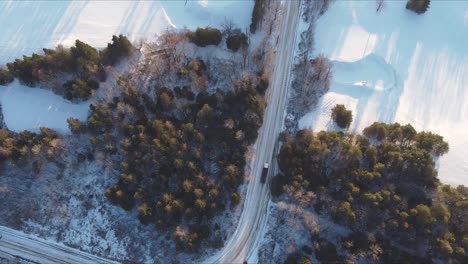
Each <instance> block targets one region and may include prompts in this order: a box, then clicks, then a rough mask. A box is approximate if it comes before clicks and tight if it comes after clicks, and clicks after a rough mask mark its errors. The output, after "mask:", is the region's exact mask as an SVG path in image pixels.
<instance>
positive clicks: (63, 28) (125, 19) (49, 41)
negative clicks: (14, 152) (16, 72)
mask: <svg viewBox="0 0 468 264" xmlns="http://www.w3.org/2000/svg"><path fill="white" fill-rule="evenodd" d="M252 7H253V1H224V0H222V1H215V0H210V1H208V0H202V1H187V2H186V1H183V0H179V1H8V0H7V1H0V25H2V26H0V36H1V37H0V64H6V63H7V62H10V61H13V60H14V59H16V58H21V57H22V55H31V54H32V53H34V52H40V51H42V48H45V47H46V48H53V47H55V46H56V45H58V44H64V45H71V44H73V43H74V42H75V40H76V39H80V40H82V41H84V42H87V43H89V44H91V45H92V46H95V47H105V46H106V45H107V43H108V42H109V41H110V40H111V38H112V35H117V34H124V35H126V36H128V37H129V38H130V39H131V40H132V41H134V42H137V41H139V40H142V39H151V38H153V37H154V36H155V35H157V34H158V33H161V32H163V31H165V30H167V29H172V28H183V27H184V26H186V27H187V28H189V29H195V28H197V27H205V26H212V27H220V25H221V23H222V22H223V21H224V20H225V19H226V18H227V19H231V20H232V21H233V22H234V23H235V25H236V26H238V27H240V28H242V29H245V28H247V27H248V25H249V24H250V19H251V13H252ZM4 90H5V91H4ZM0 96H1V98H2V99H1V103H2V106H3V114H4V116H5V122H6V124H7V126H8V128H10V129H12V130H15V131H18V130H23V129H30V130H37V128H38V127H39V126H47V127H51V128H54V129H57V130H59V131H62V132H66V131H68V126H67V123H66V119H67V118H68V117H70V116H73V117H79V118H81V119H84V118H86V113H87V106H88V105H87V104H81V105H72V104H70V103H68V102H66V101H65V100H63V99H61V97H58V96H55V95H54V94H53V93H51V92H48V91H45V90H39V89H29V88H27V87H23V86H21V85H20V84H18V83H16V82H15V83H14V84H12V85H10V87H8V88H7V89H6V88H5V87H3V86H0Z"/></svg>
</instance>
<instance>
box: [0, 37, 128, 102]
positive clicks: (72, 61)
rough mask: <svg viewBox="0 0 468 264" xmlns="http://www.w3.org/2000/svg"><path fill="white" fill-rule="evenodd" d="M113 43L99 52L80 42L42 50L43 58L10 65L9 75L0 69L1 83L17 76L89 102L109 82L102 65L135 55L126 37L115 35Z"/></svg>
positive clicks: (35, 84) (64, 95) (15, 62)
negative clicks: (94, 93) (105, 82)
mask: <svg viewBox="0 0 468 264" xmlns="http://www.w3.org/2000/svg"><path fill="white" fill-rule="evenodd" d="M112 41H113V42H112V43H109V44H108V46H107V48H105V49H103V50H102V51H101V52H100V53H99V52H98V51H97V50H96V49H94V48H93V47H91V46H90V45H88V44H86V43H84V42H82V41H80V40H76V42H75V46H72V47H70V48H65V47H62V46H58V47H57V48H56V49H54V50H53V49H43V51H44V54H42V55H39V54H33V55H32V56H31V57H28V56H23V59H22V60H21V59H16V60H15V61H14V62H12V63H8V64H7V67H8V70H9V74H7V72H6V71H4V70H1V71H0V77H1V78H0V80H2V79H3V80H8V78H10V80H11V76H14V77H16V78H18V79H19V80H20V82H22V83H24V84H26V85H28V86H30V87H35V86H47V87H49V88H51V89H52V90H53V91H54V92H55V93H57V94H59V95H62V96H63V97H64V98H66V99H68V100H87V99H89V98H90V96H91V95H92V93H93V92H94V91H95V90H97V89H98V88H99V82H101V81H104V80H105V79H106V72H105V70H104V66H103V65H109V64H110V65H113V64H115V63H116V62H117V61H118V60H120V59H121V58H122V57H128V56H130V55H131V54H132V51H133V49H134V48H133V46H132V45H131V43H130V42H129V41H128V39H127V38H126V37H124V36H122V35H120V36H118V37H117V36H113V38H112ZM2 76H3V77H2Z"/></svg>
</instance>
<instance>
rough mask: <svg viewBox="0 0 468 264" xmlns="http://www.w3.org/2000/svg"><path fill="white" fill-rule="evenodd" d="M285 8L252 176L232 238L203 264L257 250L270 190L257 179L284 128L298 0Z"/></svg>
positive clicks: (231, 259)
mask: <svg viewBox="0 0 468 264" xmlns="http://www.w3.org/2000/svg"><path fill="white" fill-rule="evenodd" d="M284 5H285V6H284V11H283V16H282V21H281V28H280V30H281V31H280V36H279V43H278V46H277V55H276V61H275V70H274V76H273V80H272V82H271V87H270V89H269V93H270V95H269V97H270V99H269V101H268V106H267V108H266V109H265V115H264V119H263V126H262V128H261V129H260V130H259V137H258V138H257V141H256V143H255V156H254V159H253V160H252V163H251V173H253V174H252V175H251V177H250V179H251V180H250V183H249V186H248V189H247V194H246V197H245V201H244V206H243V211H242V214H241V217H240V220H239V224H238V226H237V229H236V231H235V232H234V234H233V235H232V237H231V238H230V239H229V240H228V242H227V243H226V244H225V246H224V248H223V249H222V250H221V251H220V252H218V253H217V254H216V255H215V256H213V257H211V258H209V259H207V260H205V261H204V262H206V263H243V262H244V261H245V260H247V259H248V258H249V257H250V256H251V255H252V253H253V251H254V250H255V248H256V247H257V245H258V243H259V240H260V238H261V235H262V232H261V230H262V228H263V227H264V225H265V224H266V215H267V214H266V213H267V208H268V202H269V200H270V190H269V185H268V184H262V183H260V177H261V171H262V169H263V164H264V163H265V162H268V163H271V164H272V165H275V162H272V161H273V155H274V154H273V152H274V148H275V143H276V141H277V138H278V134H279V133H280V132H281V128H282V126H283V121H284V110H285V107H286V99H287V88H288V85H289V76H290V73H291V65H292V62H293V58H294V50H295V42H296V40H295V38H296V31H297V25H298V21H299V17H300V14H299V10H300V0H297V1H285V2H284ZM274 170H275V168H274V166H273V167H270V170H269V175H268V178H271V174H272V173H271V172H272V171H274ZM267 182H268V180H267Z"/></svg>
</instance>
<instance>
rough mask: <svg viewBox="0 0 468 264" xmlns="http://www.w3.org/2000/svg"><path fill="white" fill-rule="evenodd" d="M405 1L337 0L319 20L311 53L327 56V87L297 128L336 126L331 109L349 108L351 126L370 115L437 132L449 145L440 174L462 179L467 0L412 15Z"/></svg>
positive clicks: (467, 162) (467, 145) (467, 105)
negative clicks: (379, 5)
mask: <svg viewBox="0 0 468 264" xmlns="http://www.w3.org/2000/svg"><path fill="white" fill-rule="evenodd" d="M405 4H406V1H385V2H384V7H383V8H382V10H381V11H380V12H376V9H377V4H376V1H336V2H334V3H333V4H332V5H331V6H330V8H329V10H328V11H327V12H326V13H325V14H324V15H323V16H322V17H321V18H320V19H319V20H318V22H317V26H316V37H315V41H316V48H315V53H316V54H319V53H324V54H325V55H326V56H328V57H329V58H330V59H331V60H332V61H333V62H334V80H333V82H332V85H331V88H330V91H329V92H328V93H327V94H325V95H324V96H323V97H322V98H321V99H320V101H319V104H318V106H317V108H316V109H315V110H314V111H312V112H310V113H308V114H307V115H305V116H304V117H303V118H302V119H301V120H300V123H299V126H300V127H301V128H304V127H312V128H313V129H314V130H322V129H335V127H334V126H333V124H331V123H330V112H331V108H332V107H333V106H334V105H335V104H344V105H345V106H346V107H347V108H348V109H351V110H352V111H353V115H354V121H353V123H352V124H351V128H350V129H351V130H352V131H354V132H361V130H362V129H363V128H364V127H366V126H368V125H370V124H372V123H373V122H374V121H383V122H394V121H395V122H400V123H402V124H406V123H411V124H412V125H413V126H414V127H415V128H416V129H417V130H430V131H433V132H436V133H438V134H440V135H442V136H444V138H445V139H446V140H447V141H448V142H449V144H450V151H449V153H448V154H446V155H445V156H443V157H442V158H440V159H439V178H440V179H441V181H442V182H446V183H450V184H454V185H456V184H466V183H467V182H468V159H467V158H466V157H467V156H468V137H466V135H467V134H466V131H468V45H467V43H468V2H467V1H432V2H431V5H430V8H429V10H428V11H427V12H426V13H425V14H422V15H417V14H415V13H413V12H411V11H408V10H406V9H405Z"/></svg>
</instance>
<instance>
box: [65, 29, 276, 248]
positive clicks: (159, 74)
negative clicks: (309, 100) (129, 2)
mask: <svg viewBox="0 0 468 264" xmlns="http://www.w3.org/2000/svg"><path fill="white" fill-rule="evenodd" d="M197 32H198V33H197ZM197 32H195V33H193V35H190V34H191V33H189V37H188V40H190V41H193V42H196V43H194V44H196V45H201V46H205V45H208V43H212V42H211V40H213V39H212V38H211V37H210V34H214V36H216V35H217V34H218V32H219V31H218V30H216V29H209V28H207V29H199V30H197ZM166 34H167V35H164V36H161V38H164V39H165V40H168V39H172V40H171V41H175V42H174V43H173V44H174V45H172V44H170V43H169V42H168V41H160V42H158V45H162V46H164V47H165V49H164V51H165V54H164V55H166V54H167V56H159V55H156V56H148V58H147V59H148V60H149V61H148V63H149V64H148V65H153V67H158V70H157V71H150V72H148V73H146V75H144V77H145V78H147V79H148V80H150V81H149V82H147V83H145V84H142V83H141V82H140V80H141V77H142V76H141V75H132V74H130V73H129V74H127V75H123V76H121V77H119V79H118V81H117V86H116V87H115V88H114V91H121V93H120V94H119V93H118V94H117V95H116V96H114V97H113V98H109V99H108V100H106V101H101V102H98V103H94V104H92V105H91V107H90V114H89V117H88V120H87V122H85V123H82V122H80V121H78V120H76V119H68V123H69V126H70V130H71V131H73V133H76V134H77V135H84V136H86V135H89V140H90V142H91V144H92V146H93V149H94V151H99V152H102V153H104V155H105V156H106V157H107V159H109V160H114V161H115V163H116V166H115V170H116V171H118V175H116V176H117V177H116V180H115V184H114V185H113V186H110V187H109V188H108V189H107V191H106V193H105V195H106V197H107V198H108V199H109V201H110V202H112V203H113V204H115V205H119V206H121V207H122V208H124V209H125V210H132V209H133V208H136V209H137V212H138V218H139V219H140V221H141V222H142V223H144V224H154V225H156V227H158V228H161V229H163V230H167V229H170V230H174V231H173V234H172V237H173V238H174V240H175V241H176V244H177V246H178V248H180V249H183V250H188V251H195V250H197V249H198V248H199V247H200V245H201V243H202V242H204V241H205V240H207V238H211V237H212V236H213V233H212V232H211V231H212V230H213V227H212V226H211V225H210V219H211V218H212V217H213V216H215V215H217V214H219V213H220V212H222V211H223V210H226V209H227V208H229V207H235V206H236V205H238V204H239V203H240V201H241V196H240V195H239V194H238V193H237V189H238V187H239V185H240V184H241V183H242V182H243V177H244V167H245V164H246V162H245V153H246V150H247V147H248V146H249V145H250V144H252V143H253V142H254V140H255V139H256V137H257V130H258V128H259V127H260V126H261V124H262V116H263V110H264V108H265V106H266V103H265V100H264V97H263V95H264V93H265V90H266V88H267V86H268V78H267V77H266V75H264V74H263V73H262V72H258V73H257V74H251V73H246V74H244V75H243V76H242V78H241V79H240V80H237V81H236V82H235V83H234V84H233V85H232V86H231V87H229V86H228V87H222V89H215V90H212V91H211V92H208V91H206V89H207V87H206V86H207V85H209V84H210V83H211V80H210V77H209V76H210V75H213V76H215V75H216V74H218V73H217V72H209V69H210V68H209V65H208V64H207V63H206V62H205V61H203V60H202V59H199V58H190V57H188V56H181V57H179V59H176V60H172V59H171V58H174V56H173V55H174V54H175V53H176V52H178V51H177V47H181V46H182V45H184V44H186V43H185V42H186V41H187V38H183V37H181V38H177V37H174V36H172V35H171V34H175V35H177V34H178V33H176V32H168V33H166ZM206 34H207V35H206ZM177 36H178V35H177ZM205 37H206V38H205ZM216 38H217V37H216ZM118 39H119V38H117V37H115V38H114V44H109V48H108V49H107V50H105V51H103V52H101V54H115V52H111V51H109V50H112V49H113V48H112V47H114V46H113V45H117V44H115V43H118V41H119V40H118ZM244 41H245V40H244ZM216 42H218V40H216ZM171 43H172V42H171ZM169 46H173V47H174V49H167V47H169ZM155 50H157V48H156V49H155ZM109 52H110V53H109ZM150 54H158V53H150ZM159 54H160V55H162V54H163V53H159ZM105 56H110V55H105ZM145 70H148V68H147V66H146V64H142V65H141V66H139V68H137V69H136V70H135V71H136V72H143V71H145ZM199 79H203V80H204V84H203V86H200V85H198V84H197V82H198V80H199ZM69 85H71V86H72V88H74V87H73V86H78V87H79V86H82V85H86V84H83V83H76V82H74V83H70V84H69ZM218 240H219V238H218V239H217V240H216V241H218ZM208 242H209V241H208ZM221 243H222V242H221ZM215 244H216V245H218V246H219V245H220V243H219V241H218V242H216V243H215V242H213V245H215Z"/></svg>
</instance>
